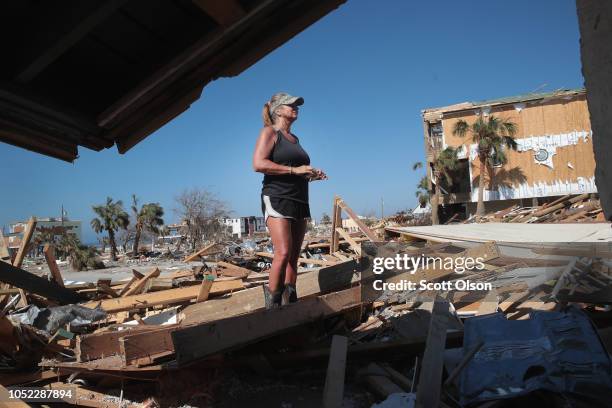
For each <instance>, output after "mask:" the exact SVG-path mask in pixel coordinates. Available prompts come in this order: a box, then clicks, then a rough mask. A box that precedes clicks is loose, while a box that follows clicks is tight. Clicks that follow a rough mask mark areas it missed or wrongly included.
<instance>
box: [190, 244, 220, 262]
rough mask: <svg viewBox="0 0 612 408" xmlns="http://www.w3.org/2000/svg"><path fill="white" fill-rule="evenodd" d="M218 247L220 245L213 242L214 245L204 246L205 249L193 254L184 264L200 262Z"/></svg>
mask: <svg viewBox="0 0 612 408" xmlns="http://www.w3.org/2000/svg"><path fill="white" fill-rule="evenodd" d="M218 245H219V244H218V243H216V242H213V243H212V244H208V245H206V246H204V247H203V248H201V249H199V250H197V251H196V252H194V253H193V254H191V255H189V256H187V257H185V260H184V261H183V262H191V261H199V260H200V257H201V256H204V255H207V254H209V253H210V252H212V251H213V248H215V247H216V246H218Z"/></svg>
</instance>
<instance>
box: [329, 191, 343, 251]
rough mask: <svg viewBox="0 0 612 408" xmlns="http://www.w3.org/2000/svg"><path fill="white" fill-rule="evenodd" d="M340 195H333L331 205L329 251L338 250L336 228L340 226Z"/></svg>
mask: <svg viewBox="0 0 612 408" xmlns="http://www.w3.org/2000/svg"><path fill="white" fill-rule="evenodd" d="M339 199H340V197H338V196H334V205H333V207H332V227H331V243H330V247H329V248H330V249H329V252H336V251H338V241H339V238H340V237H339V236H338V231H336V228H338V227H342V212H341V211H340V207H339V206H338V200H339Z"/></svg>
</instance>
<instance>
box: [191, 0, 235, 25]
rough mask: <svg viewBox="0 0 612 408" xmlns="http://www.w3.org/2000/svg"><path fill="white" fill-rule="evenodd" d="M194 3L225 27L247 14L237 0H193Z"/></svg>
mask: <svg viewBox="0 0 612 408" xmlns="http://www.w3.org/2000/svg"><path fill="white" fill-rule="evenodd" d="M193 3H194V4H195V5H196V6H198V7H199V8H200V9H202V11H204V12H205V13H206V14H208V15H209V16H210V17H212V19H213V20H215V21H216V22H217V24H219V25H221V26H223V27H227V26H230V25H232V24H233V23H235V22H236V21H238V20H240V19H241V18H242V17H244V15H245V12H244V9H243V8H242V6H241V5H240V3H239V2H238V1H237V0H224V1H218V0H193Z"/></svg>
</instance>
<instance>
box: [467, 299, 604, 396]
mask: <svg viewBox="0 0 612 408" xmlns="http://www.w3.org/2000/svg"><path fill="white" fill-rule="evenodd" d="M479 340H483V341H484V345H483V347H482V348H481V349H480V351H478V353H476V355H475V356H474V358H473V359H472V360H471V361H470V362H469V363H468V365H467V366H466V367H465V368H464V369H463V371H462V373H461V376H460V384H459V389H460V392H461V404H462V405H470V404H473V403H475V402H483V401H489V400H496V399H504V398H513V397H516V396H519V395H525V394H528V393H530V392H532V391H535V390H549V391H552V392H558V393H570V394H574V395H576V396H580V395H582V396H584V397H587V398H589V399H592V398H598V396H601V397H602V398H604V397H605V396H609V395H611V394H612V364H611V361H610V357H609V355H608V353H607V352H606V350H605V348H604V347H603V345H602V344H601V341H600V339H599V337H598V336H597V333H596V331H595V329H594V327H593V325H592V324H591V321H590V320H589V318H588V317H587V316H586V315H585V314H584V313H583V312H582V311H581V310H580V309H578V308H575V307H570V308H567V310H566V311H564V312H544V311H534V312H532V313H531V318H530V319H529V320H507V319H506V318H505V316H504V315H503V314H502V313H496V314H492V315H486V316H478V317H473V318H470V319H468V320H467V321H466V322H465V328H464V341H463V352H464V353H467V352H468V351H469V350H471V349H472V348H473V347H474V346H475V345H476V344H477V343H478V341H479Z"/></svg>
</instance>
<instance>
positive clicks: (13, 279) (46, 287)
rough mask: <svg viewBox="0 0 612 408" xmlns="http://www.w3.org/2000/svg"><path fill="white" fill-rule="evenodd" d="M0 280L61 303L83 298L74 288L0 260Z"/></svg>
mask: <svg viewBox="0 0 612 408" xmlns="http://www.w3.org/2000/svg"><path fill="white" fill-rule="evenodd" d="M0 281H1V282H5V283H8V284H10V285H12V286H14V287H17V288H20V289H23V290H25V291H28V292H31V293H35V294H37V295H40V296H42V297H45V298H48V299H52V300H55V301H57V302H58V303H60V304H63V305H65V304H69V303H77V302H79V301H81V300H83V299H84V298H83V297H82V296H81V295H79V294H78V293H77V292H75V291H74V290H72V289H68V288H64V287H61V286H59V285H58V284H57V283H55V281H49V280H47V279H45V278H41V277H39V276H36V275H34V274H32V273H30V272H27V271H24V270H23V269H21V268H17V267H15V266H13V265H10V264H7V263H5V262H0Z"/></svg>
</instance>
